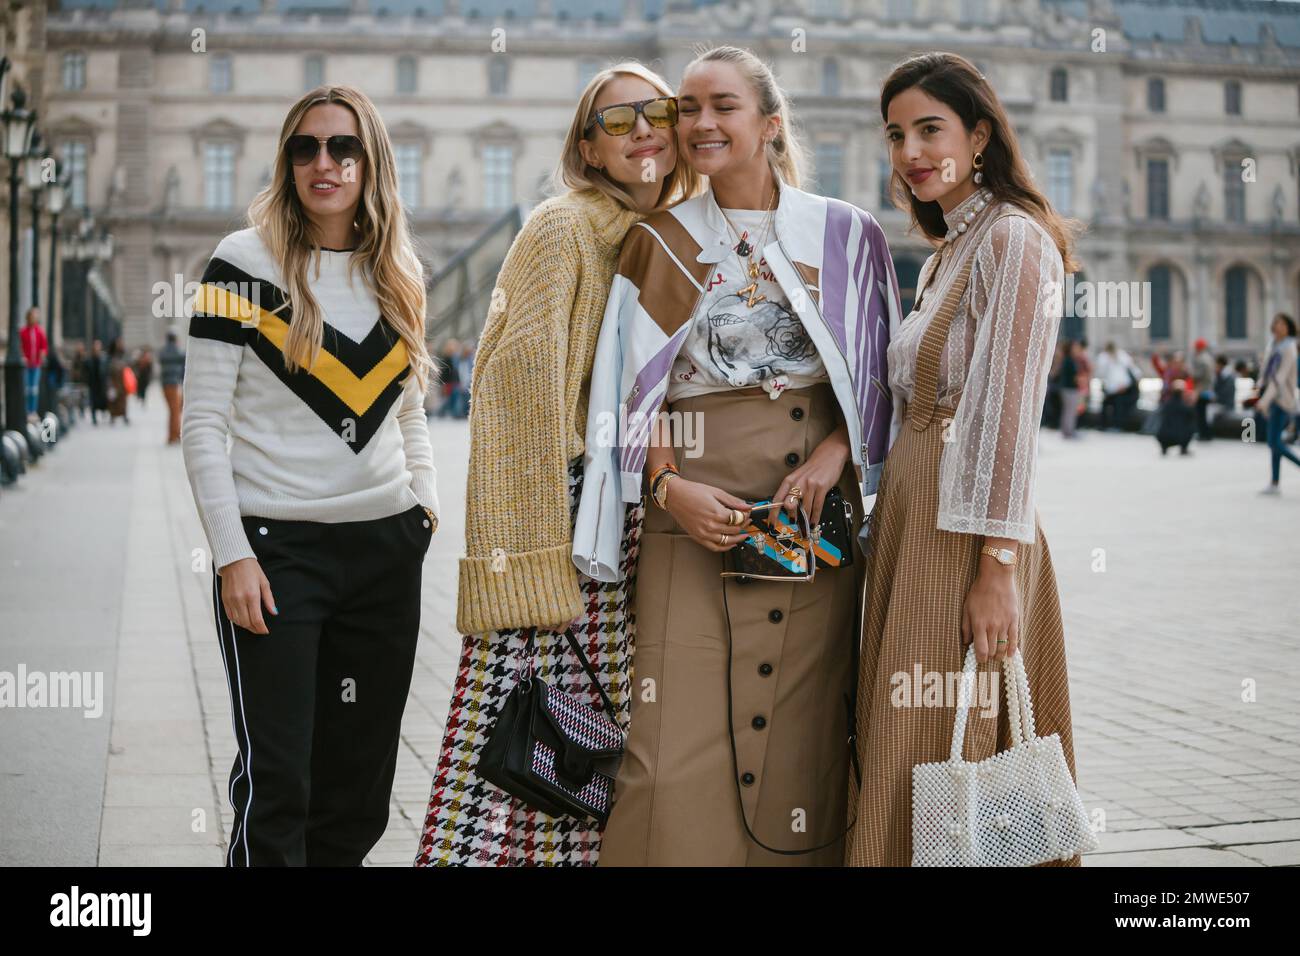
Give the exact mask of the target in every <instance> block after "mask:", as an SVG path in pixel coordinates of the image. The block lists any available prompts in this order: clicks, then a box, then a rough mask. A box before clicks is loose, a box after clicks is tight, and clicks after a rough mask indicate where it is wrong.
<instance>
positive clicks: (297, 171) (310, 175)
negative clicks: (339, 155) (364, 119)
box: [289, 103, 366, 222]
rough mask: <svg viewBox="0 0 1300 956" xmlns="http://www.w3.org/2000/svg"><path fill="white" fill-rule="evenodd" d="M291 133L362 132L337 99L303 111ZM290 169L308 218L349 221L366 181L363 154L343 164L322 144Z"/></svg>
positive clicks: (355, 134) (316, 220)
mask: <svg viewBox="0 0 1300 956" xmlns="http://www.w3.org/2000/svg"><path fill="white" fill-rule="evenodd" d="M294 133H295V134H301V135H304V136H315V137H321V136H342V135H347V136H360V135H361V132H360V129H359V128H358V125H357V118H356V116H354V115H353V113H352V111H351V110H350V109H348V108H347V107H346V106H340V105H339V104H338V103H320V104H318V105H316V106H313V107H312V108H311V109H309V110H308V111H307V112H306V113H305V114H304V115H303V118H302V121H301V122H300V123H299V124H298V128H297V129H295V130H294ZM289 169H290V172H291V173H292V175H293V185H294V191H295V192H296V193H297V194H298V201H299V202H301V203H302V207H303V209H304V210H305V211H306V213H307V217H308V218H309V219H311V220H313V221H315V222H325V221H329V220H334V219H338V218H343V217H346V219H347V221H349V222H351V221H352V219H353V218H354V216H355V213H356V209H357V204H358V203H359V202H360V201H361V187H362V184H363V183H364V182H365V175H366V160H365V158H364V157H362V158H361V159H359V160H357V161H356V162H355V163H349V164H347V166H343V165H340V164H339V163H338V162H336V161H335V159H334V157H333V156H331V155H330V152H329V150H328V149H325V148H323V147H322V148H319V149H318V150H317V152H316V158H315V159H313V160H312V161H311V162H310V163H308V164H307V165H305V166H293V165H291V166H290V167H289Z"/></svg>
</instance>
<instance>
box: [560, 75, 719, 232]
mask: <svg viewBox="0 0 1300 956" xmlns="http://www.w3.org/2000/svg"><path fill="white" fill-rule="evenodd" d="M619 76H635V77H637V78H638V79H641V80H644V81H645V82H647V83H649V84H650V85H651V86H653V87H654V88H655V89H656V90H658V91H659V92H660V93H661V94H662V95H664V96H672V95H673V88H672V87H671V86H669V85H668V81H667V80H665V79H664V78H663V77H662V76H660V75H659V74H658V73H656V72H654V70H651V69H649V68H648V67H645V66H643V65H642V64H640V63H638V62H636V61H635V60H624V61H623V62H621V63H615V64H614V65H613V66H610V67H606V68H605V69H603V70H601V71H600V72H599V73H597V74H596V75H595V76H593V77H592V78H591V80H590V81H589V82H588V83H587V85H586V87H585V88H584V89H583V91H582V95H581V96H580V97H578V108H577V109H576V110H575V111H574V113H573V121H572V122H571V123H570V124H569V132H568V134H567V135H566V136H565V137H564V146H563V148H562V149H561V150H560V161H559V163H558V164H557V165H556V167H555V172H554V174H553V175H552V177H551V182H552V188H553V189H554V190H555V192H556V193H557V194H558V193H562V192H564V191H565V190H566V189H574V190H583V189H596V190H599V191H600V192H602V193H604V194H605V195H606V196H609V197H610V198H611V199H614V200H615V201H617V202H618V203H620V204H621V205H623V206H624V207H626V208H628V209H636V208H637V207H636V201H635V200H634V199H633V198H632V194H631V193H629V192H628V191H627V190H626V189H624V188H623V186H622V184H621V183H617V182H615V181H614V180H612V179H610V178H609V175H608V174H607V173H606V172H605V171H604V170H603V169H596V168H595V167H593V166H588V165H587V161H586V160H585V159H583V158H582V151H581V150H580V149H578V144H579V143H581V142H582V141H583V140H584V139H586V138H587V137H588V136H589V135H592V134H594V133H595V131H596V129H595V127H593V128H592V130H591V132H590V133H588V131H587V127H588V126H589V125H590V123H591V121H592V120H593V119H594V118H595V115H596V98H597V97H598V96H600V91H601V90H603V89H604V88H605V84H606V83H608V82H609V81H610V80H612V79H614V78H615V77H619ZM674 148H675V149H676V148H677V145H676V140H675V139H674ZM701 186H702V183H701V180H700V176H699V174H698V173H697V172H695V170H694V169H692V168H691V167H690V164H688V163H687V162H686V161H685V160H684V159H683V158H682V156H681V151H680V150H678V153H677V163H676V165H674V166H673V170H672V172H670V173H669V174H668V175H667V176H665V177H664V183H663V189H662V190H661V191H660V193H659V201H658V202H657V203H656V204H655V207H654V209H653V210H651V211H652V212H658V211H659V210H661V209H666V208H667V207H669V206H671V205H672V204H673V203H675V202H677V201H678V200H681V199H689V198H691V197H692V196H694V195H695V194H696V193H698V192H699V191H700V189H701Z"/></svg>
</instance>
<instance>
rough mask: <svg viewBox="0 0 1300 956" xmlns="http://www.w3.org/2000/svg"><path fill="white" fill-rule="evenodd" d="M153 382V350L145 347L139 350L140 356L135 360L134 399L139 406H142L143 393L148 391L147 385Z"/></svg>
mask: <svg viewBox="0 0 1300 956" xmlns="http://www.w3.org/2000/svg"><path fill="white" fill-rule="evenodd" d="M152 381H153V349H151V348H149V346H147V345H146V346H145V347H144V348H142V349H140V354H139V355H138V356H136V360H135V397H136V398H138V399H140V405H141V406H143V405H144V396H145V393H146V392H147V391H148V390H149V383H150V382H152Z"/></svg>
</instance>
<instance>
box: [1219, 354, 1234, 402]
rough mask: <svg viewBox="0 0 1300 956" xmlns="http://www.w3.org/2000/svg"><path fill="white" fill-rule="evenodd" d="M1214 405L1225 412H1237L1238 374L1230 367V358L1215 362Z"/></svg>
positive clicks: (1225, 357) (1222, 358)
mask: <svg viewBox="0 0 1300 956" xmlns="http://www.w3.org/2000/svg"><path fill="white" fill-rule="evenodd" d="M1214 403H1215V404H1216V405H1218V406H1219V407H1220V408H1222V409H1223V410H1224V411H1228V412H1235V411H1236V410H1237V372H1236V371H1235V370H1234V369H1233V368H1231V367H1230V366H1229V365H1228V357H1227V356H1226V355H1220V356H1219V357H1218V358H1216V359H1215V360H1214Z"/></svg>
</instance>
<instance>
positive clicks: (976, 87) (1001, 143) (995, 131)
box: [880, 53, 1083, 273]
mask: <svg viewBox="0 0 1300 956" xmlns="http://www.w3.org/2000/svg"><path fill="white" fill-rule="evenodd" d="M914 87H915V88H918V89H920V90H921V91H922V92H924V93H925V94H926V95H927V96H931V97H933V98H934V99H936V100H938V101H939V102H941V103H943V104H945V105H946V106H947V107H948V108H949V109H951V110H952V111H953V112H954V113H956V114H957V116H958V118H959V119H960V120H961V122H962V125H963V126H964V127H966V132H967V133H970V132H972V131H974V129H975V124H976V123H978V122H979V121H980V120H987V121H988V124H989V127H990V130H989V141H988V144H987V145H986V146H985V147H984V149H983V150H982V152H983V154H984V166H983V167H982V168H981V172H983V174H984V181H983V183H982V184H981V185H982V186H984V187H987V188H988V189H989V190H991V191H992V193H993V198H994V200H995V201H1001V202H1009V203H1013V204H1015V205H1017V206H1019V207H1020V208H1021V209H1023V210H1024V211H1025V212H1026V213H1028V214H1029V215H1030V216H1032V217H1033V218H1034V220H1035V221H1037V222H1038V224H1039V225H1041V226H1042V227H1043V228H1044V229H1046V230H1047V234H1048V235H1049V236H1051V237H1052V240H1053V241H1054V242H1055V243H1056V248H1057V249H1058V250H1059V251H1060V253H1061V259H1062V260H1064V262H1065V271H1066V272H1067V273H1068V272H1075V271H1077V270H1078V268H1079V263H1078V262H1077V261H1076V260H1075V258H1074V241H1075V238H1076V237H1077V235H1078V234H1079V232H1080V231H1081V230H1082V228H1083V226H1082V223H1080V222H1079V221H1078V220H1077V219H1068V218H1066V217H1064V216H1062V215H1061V214H1060V213H1058V212H1057V211H1056V210H1055V209H1053V208H1052V204H1051V203H1050V202H1048V200H1047V197H1046V196H1044V195H1043V194H1042V192H1041V191H1039V189H1038V187H1037V186H1036V185H1034V180H1033V177H1032V176H1031V175H1030V172H1029V166H1028V164H1026V163H1025V159H1024V155H1023V154H1022V153H1021V152H1020V141H1019V140H1018V139H1017V138H1016V131H1015V128H1014V127H1013V126H1012V125H1011V121H1010V119H1008V118H1007V114H1006V110H1004V109H1003V108H1002V102H1001V101H1000V100H999V99H998V96H997V94H996V93H995V92H993V87H992V86H990V85H989V82H988V80H986V79H984V77H983V75H982V74H981V73H980V71H979V70H977V69H975V66H974V65H973V64H972V63H971V62H970V61H969V60H967V59H964V58H963V57H960V56H958V55H957V54H955V53H922V54H920V55H918V56H914V57H910V58H909V59H907V60H904V61H903V62H902V63H900V64H899V65H898V66H896V67H894V71H893V72H892V73H890V74H889V78H888V79H886V80H885V85H884V86H883V87H882V88H881V90H880V116H881V119H882V120H884V122H886V123H888V122H889V104H890V103H891V102H892V101H893V99H894V97H896V96H898V95H899V94H900V93H903V92H905V91H906V90H910V89H912V88H914ZM890 170H891V171H890V183H889V195H890V198H891V199H893V201H894V205H895V206H897V207H898V208H899V209H902V210H903V211H905V212H909V213H911V216H912V222H913V224H914V225H917V226H920V227H921V231H922V232H924V233H925V235H926V236H927V237H929V239H930V240H931V241H932V242H934V243H935V244H936V245H937V244H938V242H939V240H941V239H943V237H944V236H945V235H947V233H948V226H947V224H946V223H945V222H944V221H943V209H942V207H941V206H940V205H939V204H938V203H937V202H922V201H921V200H919V199H917V198H916V197H915V196H914V195H912V191H911V190H910V189H908V188H907V183H906V182H905V181H904V180H903V178H902V176H900V175H899V173H898V170H896V169H893V167H892V166H891V167H890Z"/></svg>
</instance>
